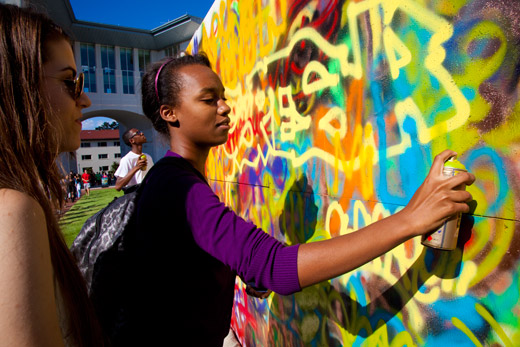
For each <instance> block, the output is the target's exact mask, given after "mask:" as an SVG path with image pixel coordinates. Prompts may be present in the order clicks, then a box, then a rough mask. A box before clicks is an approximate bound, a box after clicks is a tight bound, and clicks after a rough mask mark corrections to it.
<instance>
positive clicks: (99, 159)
mask: <svg viewBox="0 0 520 347" xmlns="http://www.w3.org/2000/svg"><path fill="white" fill-rule="evenodd" d="M120 159H121V143H120V140H119V130H82V131H81V147H80V148H79V149H78V150H77V151H76V160H77V172H83V170H84V169H87V170H92V171H93V172H103V171H106V172H108V171H110V170H112V164H113V163H114V162H115V163H118V164H119V160H120ZM73 171H75V170H73Z"/></svg>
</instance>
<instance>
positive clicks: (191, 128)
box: [105, 55, 474, 346]
mask: <svg viewBox="0 0 520 347" xmlns="http://www.w3.org/2000/svg"><path fill="white" fill-rule="evenodd" d="M142 96H143V110H144V113H145V115H146V116H147V117H148V118H149V119H150V120H151V121H152V123H153V125H154V127H155V129H156V130H157V131H159V132H160V133H162V134H164V135H166V136H167V137H168V138H169V142H170V150H169V151H168V152H167V154H166V156H165V158H163V159H161V160H162V161H164V162H168V161H171V162H173V161H177V162H181V163H183V164H182V165H180V166H178V165H172V166H168V165H164V166H162V167H161V168H159V169H157V170H155V171H154V172H153V173H152V174H151V175H150V176H149V177H147V180H146V185H145V189H144V191H143V193H142V196H141V198H140V200H139V203H138V208H137V216H136V230H137V231H136V234H135V249H134V251H133V255H132V257H131V258H132V259H131V260H130V261H129V262H128V268H129V270H128V279H127V280H128V282H127V283H126V284H125V288H128V291H127V292H126V293H125V294H124V297H123V298H122V301H121V309H120V312H121V315H120V317H119V320H118V321H116V322H114V324H113V325H112V326H109V327H105V328H106V329H107V330H108V331H109V334H110V335H111V336H112V339H113V342H114V344H115V345H125V344H128V343H130V342H133V343H139V342H142V343H145V342H146V343H150V342H153V343H164V342H167V341H170V339H175V341H176V342H179V339H181V340H182V341H183V342H184V341H186V345H190V346H195V345H196V346H199V345H200V346H222V341H223V339H224V337H225V336H226V334H227V333H228V330H229V324H230V319H231V310H232V305H233V292H234V282H235V276H237V275H239V276H240V277H241V278H242V279H243V280H244V281H245V282H247V283H253V284H254V285H255V287H258V288H269V289H270V290H273V291H275V292H277V293H279V294H282V295H289V294H291V293H294V292H297V291H299V290H301V288H303V287H306V286H310V285H312V284H315V283H318V282H321V281H324V280H327V279H330V278H333V277H336V276H338V275H341V274H344V273H346V272H348V271H351V270H353V269H355V268H357V267H359V266H361V265H363V264H365V263H366V262H369V261H371V260H372V259H374V258H376V257H378V256H380V255H381V254H383V253H385V252H387V251H389V250H391V249H392V248H394V247H395V246H397V245H399V244H400V243H402V242H404V241H406V240H408V239H410V238H412V237H415V236H419V235H422V234H425V233H427V232H431V231H432V230H435V229H436V228H437V227H438V226H440V225H441V224H442V223H443V222H444V221H445V220H446V219H447V218H449V217H450V216H451V215H453V214H456V213H459V212H468V211H469V207H468V205H467V204H466V201H469V200H470V199H471V195H470V194H469V193H468V192H466V191H457V190H454V187H457V186H459V185H460V184H468V185H469V184H472V183H473V181H474V176H473V175H472V174H470V173H463V174H460V175H457V176H455V177H452V178H449V179H444V178H443V177H442V173H441V171H442V166H443V163H444V162H445V161H446V160H447V159H448V158H450V157H452V156H454V155H455V153H454V152H453V151H449V150H446V151H444V152H442V153H441V154H439V155H438V156H437V157H436V158H435V160H434V162H433V165H432V168H431V170H430V173H429V174H428V176H427V178H426V180H425V181H424V183H423V184H422V185H421V187H420V188H419V189H418V190H417V192H416V193H415V195H414V196H413V198H412V199H411V201H410V203H409V204H408V205H407V206H406V207H405V208H404V209H403V210H401V211H400V212H398V213H396V214H394V215H392V216H390V217H388V218H385V219H384V220H380V221H378V222H376V223H374V224H371V225H369V226H367V227H365V228H363V229H360V230H358V231H357V232H355V233H350V234H347V235H343V236H340V237H336V238H333V239H330V240H326V241H320V242H313V243H308V244H301V245H293V246H284V245H283V244H281V243H280V242H278V241H277V240H275V239H274V238H272V237H271V236H269V235H268V234H267V233H265V232H263V231H262V230H261V229H258V228H257V227H256V226H255V225H253V224H252V223H249V222H247V221H245V220H243V219H242V218H240V217H239V216H237V215H236V214H235V213H234V212H233V211H231V210H230V209H229V208H227V207H226V206H225V205H224V204H223V203H221V202H220V201H219V199H218V197H217V196H216V195H215V194H214V193H213V191H212V190H211V189H210V187H209V186H208V184H207V183H206V179H205V177H204V173H205V163H206V159H207V156H208V153H209V151H210V149H211V148H212V147H214V146H218V145H221V144H223V143H225V142H226V141H227V138H228V132H229V130H230V119H229V117H228V114H229V112H230V108H229V106H228V105H227V104H226V98H225V90H224V86H223V85H222V82H221V81H220V79H219V77H218V76H217V75H216V74H215V73H214V72H213V71H212V70H211V68H210V63H209V61H208V59H207V57H206V56H205V55H194V56H191V55H184V56H182V57H179V58H175V59H171V58H170V59H167V60H164V61H161V62H158V63H156V64H155V65H153V66H152V67H151V69H150V71H148V72H147V73H146V74H145V75H144V76H143V80H142ZM173 317H179V318H181V319H180V323H179V320H176V322H175V323H173V322H174V319H173ZM172 329H175V331H176V332H181V334H178V333H176V334H175V335H173V336H172V335H171V333H170V331H171V330H172Z"/></svg>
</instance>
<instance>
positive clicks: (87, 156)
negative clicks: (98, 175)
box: [81, 154, 92, 160]
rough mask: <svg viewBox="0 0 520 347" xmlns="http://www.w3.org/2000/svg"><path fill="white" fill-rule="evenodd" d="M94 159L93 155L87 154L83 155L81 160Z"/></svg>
mask: <svg viewBox="0 0 520 347" xmlns="http://www.w3.org/2000/svg"><path fill="white" fill-rule="evenodd" d="M90 159H92V156H91V155H90V154H85V155H82V156H81V160H90Z"/></svg>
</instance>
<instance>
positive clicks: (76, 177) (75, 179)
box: [74, 173, 81, 199]
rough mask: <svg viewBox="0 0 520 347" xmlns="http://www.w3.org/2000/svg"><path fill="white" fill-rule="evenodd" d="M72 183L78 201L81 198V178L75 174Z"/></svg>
mask: <svg viewBox="0 0 520 347" xmlns="http://www.w3.org/2000/svg"><path fill="white" fill-rule="evenodd" d="M74 181H75V182H76V192H77V194H78V199H79V198H81V176H80V175H79V173H77V174H76V175H75V176H74Z"/></svg>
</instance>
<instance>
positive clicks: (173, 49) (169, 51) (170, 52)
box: [164, 45, 179, 57]
mask: <svg viewBox="0 0 520 347" xmlns="http://www.w3.org/2000/svg"><path fill="white" fill-rule="evenodd" d="M164 53H165V54H166V56H167V57H174V56H176V55H177V53H179V45H173V46H170V47H166V48H165V49H164Z"/></svg>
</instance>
